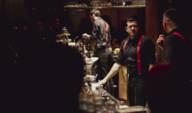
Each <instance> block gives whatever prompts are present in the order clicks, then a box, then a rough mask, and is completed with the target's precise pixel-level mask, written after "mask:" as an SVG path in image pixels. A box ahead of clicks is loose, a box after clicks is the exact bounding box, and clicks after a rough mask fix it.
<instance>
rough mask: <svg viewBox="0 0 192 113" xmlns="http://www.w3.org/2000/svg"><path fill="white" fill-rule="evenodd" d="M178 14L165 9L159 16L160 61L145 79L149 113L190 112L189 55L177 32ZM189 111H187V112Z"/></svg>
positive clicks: (184, 37)
mask: <svg viewBox="0 0 192 113" xmlns="http://www.w3.org/2000/svg"><path fill="white" fill-rule="evenodd" d="M179 18H180V17H179V13H178V12H177V10H176V9H167V10H166V11H165V12H164V13H163V22H162V25H163V29H164V31H165V32H166V34H165V35H166V36H164V35H162V34H161V35H160V36H159V37H158V39H157V41H156V45H157V49H160V50H161V51H160V52H161V53H160V54H161V55H162V56H163V60H162V62H159V63H158V65H157V66H156V67H155V68H153V69H152V70H151V71H150V73H149V76H148V77H147V83H148V84H147V88H148V90H147V91H148V103H149V107H150V109H151V111H152V113H170V112H173V113H187V112H191V110H190V105H188V103H189V102H191V101H192V98H191V90H192V89H191V88H192V87H191V83H190V78H191V77H190V76H191V72H190V71H191V66H190V64H191V53H190V52H189V51H190V43H189V41H188V39H187V38H186V36H185V34H184V33H182V32H181V30H180V29H179V28H180V26H179V25H182V24H179V20H178V19H179ZM189 110H190V111H189Z"/></svg>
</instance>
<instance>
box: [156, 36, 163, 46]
mask: <svg viewBox="0 0 192 113" xmlns="http://www.w3.org/2000/svg"><path fill="white" fill-rule="evenodd" d="M164 40H165V35H163V34H160V35H159V37H158V38H157V41H156V44H157V46H158V47H160V48H161V49H163V41H164Z"/></svg>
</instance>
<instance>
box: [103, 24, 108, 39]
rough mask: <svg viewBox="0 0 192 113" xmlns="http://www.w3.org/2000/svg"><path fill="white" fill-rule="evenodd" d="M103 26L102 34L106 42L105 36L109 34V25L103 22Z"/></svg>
mask: <svg viewBox="0 0 192 113" xmlns="http://www.w3.org/2000/svg"><path fill="white" fill-rule="evenodd" d="M104 24H105V25H104V29H103V33H104V39H105V40H106V41H108V35H107V33H108V32H109V25H108V24H107V23H106V22H105V23H104Z"/></svg>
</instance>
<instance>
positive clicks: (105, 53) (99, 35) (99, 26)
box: [83, 9, 114, 93]
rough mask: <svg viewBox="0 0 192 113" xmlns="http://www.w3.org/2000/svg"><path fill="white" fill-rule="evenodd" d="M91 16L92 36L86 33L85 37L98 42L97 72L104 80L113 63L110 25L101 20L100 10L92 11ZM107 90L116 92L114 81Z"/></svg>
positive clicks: (96, 50) (96, 52)
mask: <svg viewBox="0 0 192 113" xmlns="http://www.w3.org/2000/svg"><path fill="white" fill-rule="evenodd" d="M89 16H90V19H91V21H92V23H93V28H92V34H91V35H88V34H87V33H84V34H83V37H91V38H93V39H94V40H96V48H95V56H96V57H99V60H98V62H97V64H98V65H97V68H96V72H97V74H98V77H97V79H98V80H99V79H103V78H104V76H105V75H106V74H107V72H108V71H109V69H110V67H111V65H112V62H113V60H112V49H111V32H110V25H109V24H108V23H107V22H106V21H105V20H104V19H103V18H101V12H100V10H99V9H92V10H91V11H90V15H89ZM106 89H107V90H108V91H109V92H111V93H113V92H114V91H113V81H112V80H111V81H109V82H108V83H107V85H106Z"/></svg>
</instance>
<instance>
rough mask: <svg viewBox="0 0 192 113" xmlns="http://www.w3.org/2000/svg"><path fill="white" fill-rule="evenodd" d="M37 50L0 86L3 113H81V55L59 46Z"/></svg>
mask: <svg viewBox="0 0 192 113" xmlns="http://www.w3.org/2000/svg"><path fill="white" fill-rule="evenodd" d="M39 49H40V50H39V52H38V53H37V54H36V55H34V56H33V57H31V58H30V59H27V60H25V61H24V62H22V64H21V63H20V65H18V67H17V70H16V71H15V73H13V74H12V75H9V76H8V77H9V80H7V81H6V83H5V84H3V87H5V88H6V90H5V91H3V92H2V93H3V94H4V93H5V94H6V95H5V96H4V97H3V98H4V99H5V101H2V102H5V104H4V105H5V106H6V107H8V108H7V109H6V111H7V112H13V111H14V112H20V113H26V112H37V113H39V112H63V113H82V112H81V111H80V110H79V93H80V90H81V86H82V83H83V76H84V59H83V57H82V55H81V54H80V53H79V52H78V50H77V49H75V48H71V47H69V46H64V45H62V44H58V43H54V44H51V45H49V46H44V47H42V48H39ZM8 77H7V78H8ZM4 99H3V100H4Z"/></svg>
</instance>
